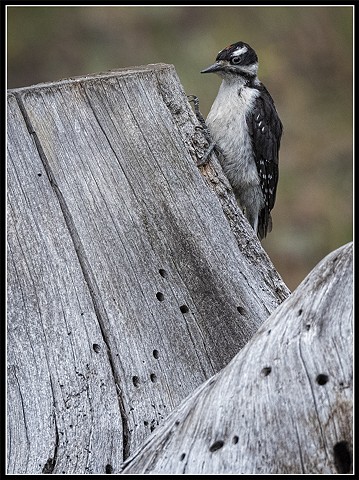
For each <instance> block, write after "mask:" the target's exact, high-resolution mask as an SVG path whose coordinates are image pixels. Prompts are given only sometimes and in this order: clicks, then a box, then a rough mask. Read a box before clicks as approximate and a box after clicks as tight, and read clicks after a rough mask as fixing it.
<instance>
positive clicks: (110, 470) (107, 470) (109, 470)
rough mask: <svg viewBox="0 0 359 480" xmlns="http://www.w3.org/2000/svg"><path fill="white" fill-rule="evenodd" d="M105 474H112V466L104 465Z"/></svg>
mask: <svg viewBox="0 0 359 480" xmlns="http://www.w3.org/2000/svg"><path fill="white" fill-rule="evenodd" d="M105 472H106V473H112V472H113V468H112V465H110V464H109V463H108V464H107V465H106V467H105Z"/></svg>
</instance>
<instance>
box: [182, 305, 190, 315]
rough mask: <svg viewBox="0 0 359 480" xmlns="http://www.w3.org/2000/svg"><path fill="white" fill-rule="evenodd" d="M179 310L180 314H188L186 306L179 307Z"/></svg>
mask: <svg viewBox="0 0 359 480" xmlns="http://www.w3.org/2000/svg"><path fill="white" fill-rule="evenodd" d="M180 310H181V312H182V313H187V312H189V308H188V307H187V305H181V306H180Z"/></svg>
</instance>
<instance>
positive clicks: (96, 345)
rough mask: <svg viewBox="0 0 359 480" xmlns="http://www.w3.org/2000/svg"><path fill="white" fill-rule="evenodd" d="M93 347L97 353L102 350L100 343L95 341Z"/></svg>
mask: <svg viewBox="0 0 359 480" xmlns="http://www.w3.org/2000/svg"><path fill="white" fill-rule="evenodd" d="M92 348H93V349H94V351H95V352H96V353H98V352H99V351H100V350H101V347H100V345H98V343H94V344H93V345H92Z"/></svg>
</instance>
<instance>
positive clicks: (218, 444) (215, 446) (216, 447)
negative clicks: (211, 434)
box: [209, 440, 224, 452]
mask: <svg viewBox="0 0 359 480" xmlns="http://www.w3.org/2000/svg"><path fill="white" fill-rule="evenodd" d="M223 445H224V441H223V440H217V441H216V442H214V443H212V445H211V446H210V447H209V451H210V452H215V451H216V450H220V449H221V448H222V447H223Z"/></svg>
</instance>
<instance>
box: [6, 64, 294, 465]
mask: <svg viewBox="0 0 359 480" xmlns="http://www.w3.org/2000/svg"><path fill="white" fill-rule="evenodd" d="M191 93H192V92H191ZM197 124H198V122H197V120H196V118H195V116H194V114H193V112H192V110H191V107H190V105H189V104H188V102H187V99H186V96H185V93H184V92H183V89H182V87H181V85H180V83H179V81H178V78H177V75H176V73H175V71H174V68H173V67H172V66H169V65H152V66H147V67H138V68H134V69H127V70H118V71H113V72H108V73H106V74H100V75H96V76H88V77H83V78H75V79H69V80H64V81H61V82H54V83H49V84H42V85H36V86H33V87H28V88H23V89H17V90H12V91H9V95H8V160H7V162H8V163H7V165H8V224H7V227H8V323H7V326H8V340H7V367H8V377H7V380H8V390H7V392H8V422H7V426H8V444H7V446H8V449H7V457H8V458H7V470H8V473H41V472H43V473H105V472H107V473H111V472H113V473H116V472H118V471H119V470H120V464H121V462H122V461H123V460H124V459H126V458H127V457H128V456H129V455H130V454H131V453H133V452H134V450H135V449H136V448H138V447H139V446H140V445H141V444H142V442H143V441H144V440H145V438H146V437H147V436H148V435H149V434H150V433H151V432H152V431H153V430H154V428H156V427H157V426H158V425H159V424H161V423H162V422H163V419H164V418H166V416H167V415H168V414H169V413H170V412H171V411H172V410H173V409H174V408H175V407H176V406H178V404H179V403H180V402H181V401H182V400H183V399H184V398H185V397H187V396H188V395H189V394H191V393H192V392H193V391H194V390H195V389H196V388H197V387H198V386H199V385H201V384H202V383H203V382H204V381H206V380H207V379H209V378H211V377H212V376H213V375H214V374H215V373H217V372H218V371H220V370H221V369H222V368H223V367H224V366H226V365H227V364H228V362H229V361H230V360H231V359H232V358H233V357H234V355H236V354H237V352H238V351H239V350H240V349H242V348H243V347H244V345H245V344H246V343H247V342H248V340H249V339H250V338H251V337H252V336H253V334H254V333H255V332H256V330H257V329H258V327H259V326H260V325H261V324H262V323H263V322H264V321H265V320H266V318H267V317H268V316H269V315H270V313H271V312H272V311H273V310H274V309H275V308H276V307H277V306H278V305H279V304H280V303H281V302H282V300H283V299H284V298H286V297H287V296H288V295H289V291H288V289H287V287H286V286H285V285H284V283H283V281H282V280H281V278H280V276H279V275H278V273H277V272H276V271H275V269H274V267H273V265H272V264H271V262H270V260H269V258H268V257H267V255H266V254H265V252H264V251H263V250H262V248H261V246H260V244H259V242H258V240H257V239H256V237H255V236H254V234H253V231H252V230H251V228H250V226H249V225H248V223H247V222H246V220H245V219H244V218H243V216H242V214H241V212H239V210H238V208H237V206H236V204H235V202H234V199H233V195H232V193H231V191H230V189H229V188H228V184H227V183H226V180H225V179H224V178H223V175H222V174H221V172H220V168H219V167H218V162H217V160H216V158H215V156H214V155H212V157H211V163H210V165H209V166H206V167H201V171H200V170H199V169H198V168H197V167H196V159H197V158H198V156H200V155H201V154H202V150H203V148H204V142H203V138H202V135H201V132H199V131H197V130H196V129H195V127H196V126H197ZM209 185H210V186H211V187H212V188H208V186H209ZM223 212H224V213H225V214H223Z"/></svg>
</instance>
